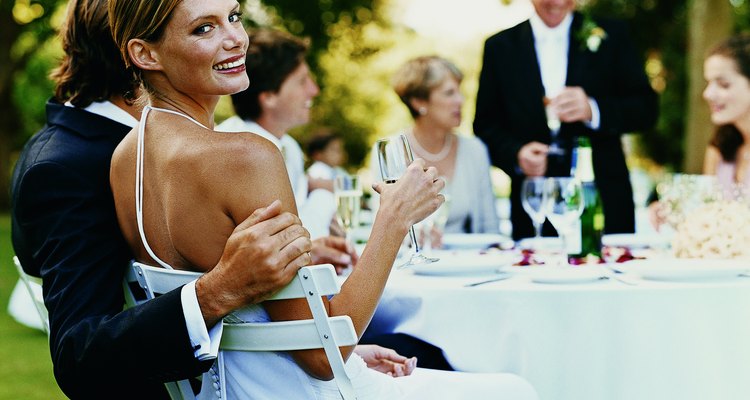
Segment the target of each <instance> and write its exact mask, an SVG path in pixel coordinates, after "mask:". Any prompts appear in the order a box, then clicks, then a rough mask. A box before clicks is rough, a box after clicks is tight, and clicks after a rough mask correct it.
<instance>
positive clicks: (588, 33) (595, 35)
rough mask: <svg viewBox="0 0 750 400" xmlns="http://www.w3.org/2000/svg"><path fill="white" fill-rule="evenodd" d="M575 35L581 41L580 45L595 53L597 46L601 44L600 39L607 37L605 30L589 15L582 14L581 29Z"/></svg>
mask: <svg viewBox="0 0 750 400" xmlns="http://www.w3.org/2000/svg"><path fill="white" fill-rule="evenodd" d="M576 36H577V37H578V40H579V41H580V42H581V46H585V47H586V48H587V49H588V50H589V51H590V52H592V53H596V52H597V51H598V50H599V46H601V45H602V41H603V40H604V39H606V38H607V32H605V31H604V29H602V27H600V26H599V25H597V24H596V22H594V20H593V19H591V17H590V16H589V15H584V17H583V23H582V24H581V29H580V30H579V31H578V34H577V35H576Z"/></svg>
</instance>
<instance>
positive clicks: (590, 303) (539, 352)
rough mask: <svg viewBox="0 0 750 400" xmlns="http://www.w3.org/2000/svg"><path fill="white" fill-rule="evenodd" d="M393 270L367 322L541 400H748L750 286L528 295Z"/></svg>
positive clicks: (556, 287) (586, 289) (518, 279)
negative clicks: (514, 382) (526, 385)
mask: <svg viewBox="0 0 750 400" xmlns="http://www.w3.org/2000/svg"><path fill="white" fill-rule="evenodd" d="M477 280H481V277H479V278H478V277H430V276H417V275H413V274H412V273H411V272H410V271H408V270H400V271H399V270H394V272H393V273H392V275H391V278H390V280H389V282H388V285H387V287H386V291H385V293H384V296H383V299H382V301H381V304H380V306H379V308H378V311H377V312H376V315H375V318H374V319H373V324H372V328H373V329H374V330H376V331H378V330H379V331H392V332H403V333H408V334H411V335H413V336H416V337H419V338H421V339H424V340H426V341H428V342H430V343H433V344H435V345H436V346H439V347H441V348H442V349H443V350H444V351H445V353H446V355H447V358H448V360H449V361H450V362H451V364H452V365H453V366H454V367H455V368H456V369H458V370H463V371H477V372H511V373H516V374H518V375H520V376H522V377H524V378H526V379H527V380H528V381H529V382H531V383H532V384H533V385H534V387H535V388H536V389H537V391H538V392H539V394H540V398H541V399H543V400H548V399H549V400H565V399H570V400H586V399H592V400H616V399H623V400H648V399H659V400H671V399H681V400H686V399H696V400H697V399H701V400H705V399H723V400H732V399H750V278H734V279H730V280H724V281H713V282H705V283H680V282H653V281H639V282H638V285H637V286H628V285H625V284H623V283H620V282H617V281H613V280H609V281H606V280H603V281H596V282H591V283H579V284H537V283H532V282H531V281H530V280H529V279H528V276H522V275H517V276H514V277H513V278H511V279H509V280H505V281H501V282H496V283H491V284H487V285H483V286H477V287H472V288H465V287H463V285H464V284H465V283H467V282H472V281H477Z"/></svg>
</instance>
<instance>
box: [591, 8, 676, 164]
mask: <svg viewBox="0 0 750 400" xmlns="http://www.w3.org/2000/svg"><path fill="white" fill-rule="evenodd" d="M585 9H586V10H588V11H590V12H591V13H592V14H594V15H600V16H603V17H615V18H618V19H623V20H626V21H628V23H629V26H630V34H631V37H632V38H633V41H634V42H635V46H636V49H637V50H638V51H639V53H640V54H641V56H642V58H643V60H644V61H646V71H647V73H648V75H649V78H650V79H651V83H652V86H653V87H654V89H655V90H656V91H657V92H658V93H659V95H660V96H659V98H660V115H659V121H658V122H657V126H656V127H655V128H654V129H651V130H649V131H647V132H641V135H640V138H639V139H640V140H639V143H640V145H641V147H642V149H643V152H644V153H645V155H646V156H647V157H649V158H651V159H652V160H654V161H655V162H657V163H658V164H663V165H667V166H670V167H672V168H674V167H676V166H679V165H681V164H682V157H683V151H682V148H683V132H684V130H685V121H684V117H685V115H684V110H685V105H686V103H685V101H686V90H687V81H686V74H685V72H686V71H685V53H686V50H687V43H686V36H687V35H686V23H687V21H686V15H687V5H686V1H685V0H659V1H656V0H590V1H589V2H588V3H587V5H586V6H585Z"/></svg>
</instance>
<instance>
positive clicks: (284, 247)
mask: <svg viewBox="0 0 750 400" xmlns="http://www.w3.org/2000/svg"><path fill="white" fill-rule="evenodd" d="M311 249H312V242H311V241H310V235H309V233H308V232H307V230H306V229H305V228H303V227H302V223H301V222H300V220H299V218H297V216H295V215H294V214H291V213H289V212H284V213H281V202H280V201H278V200H277V201H274V202H273V203H271V205H269V206H268V207H266V208H259V209H257V210H255V211H254V212H253V213H252V215H250V216H249V217H247V219H245V220H244V221H243V222H242V223H240V224H239V225H237V227H236V228H235V229H234V232H232V235H231V236H229V239H228V240H227V244H226V246H225V247H224V253H223V254H222V255H221V259H220V260H219V263H218V264H217V265H216V267H214V268H213V269H212V270H211V271H209V272H207V273H206V274H205V275H203V276H202V277H201V278H199V279H198V281H197V282H196V284H195V291H196V295H197V297H198V304H199V305H200V308H201V312H202V313H203V318H204V320H205V321H206V326H207V327H209V328H210V327H211V326H213V325H214V324H215V323H216V322H218V321H219V320H220V319H221V318H222V317H224V316H225V315H226V314H228V313H229V312H231V311H232V310H235V309H237V308H240V307H242V306H245V305H248V304H255V303H258V302H261V301H263V300H264V299H266V298H267V297H268V296H270V295H271V294H273V293H274V292H276V291H278V290H279V289H281V288H282V287H284V286H286V285H287V284H288V283H289V282H290V281H291V280H292V279H293V278H294V277H295V275H296V273H297V271H298V270H299V269H300V268H301V267H303V266H305V265H309V264H310V262H311V261H312V260H311V255H310V251H311Z"/></svg>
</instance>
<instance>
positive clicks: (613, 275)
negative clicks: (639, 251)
mask: <svg viewBox="0 0 750 400" xmlns="http://www.w3.org/2000/svg"><path fill="white" fill-rule="evenodd" d="M604 269H605V270H606V271H608V272H609V273H608V274H607V275H605V276H603V277H602V278H607V279H614V280H616V281H618V282H620V283H624V284H626V285H630V286H637V285H638V282H636V281H634V280H631V279H627V278H623V277H622V275H623V274H625V273H624V272H622V271H621V270H619V269H617V268H615V267H614V266H611V265H608V264H604Z"/></svg>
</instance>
